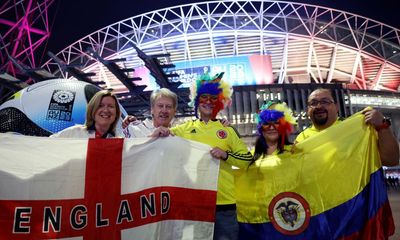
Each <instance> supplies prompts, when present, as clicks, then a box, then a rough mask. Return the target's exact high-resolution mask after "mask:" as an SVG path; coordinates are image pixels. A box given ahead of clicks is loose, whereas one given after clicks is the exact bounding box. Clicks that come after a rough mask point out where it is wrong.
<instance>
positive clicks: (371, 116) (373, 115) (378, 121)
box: [361, 108, 383, 128]
mask: <svg viewBox="0 0 400 240" xmlns="http://www.w3.org/2000/svg"><path fill="white" fill-rule="evenodd" d="M361 113H362V114H364V116H365V123H367V124H371V125H372V126H374V127H375V128H377V127H379V126H381V125H382V122H383V114H382V113H381V112H380V111H378V110H376V109H373V108H372V109H371V108H365V109H364V110H362V112H361Z"/></svg>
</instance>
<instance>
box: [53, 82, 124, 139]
mask: <svg viewBox="0 0 400 240" xmlns="http://www.w3.org/2000/svg"><path fill="white" fill-rule="evenodd" d="M120 116H121V110H120V107H119V104H118V99H117V97H116V96H115V95H114V94H113V93H112V92H111V91H110V90H101V91H99V92H97V93H96V94H95V95H94V96H93V97H92V99H90V101H89V103H88V104H87V107H86V120H85V123H84V124H83V125H74V126H71V127H68V128H66V129H64V130H62V131H60V132H58V133H55V134H53V135H51V136H50V137H62V138H113V137H123V136H117V135H116V126H117V124H118V120H119V118H120Z"/></svg>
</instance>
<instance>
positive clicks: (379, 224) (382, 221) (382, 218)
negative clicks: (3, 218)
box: [341, 201, 395, 240]
mask: <svg viewBox="0 0 400 240" xmlns="http://www.w3.org/2000/svg"><path fill="white" fill-rule="evenodd" d="M394 230H395V226H394V221H393V216H392V210H391V208H390V204H389V201H387V202H386V203H385V204H384V205H383V206H382V207H381V208H380V209H379V211H378V212H377V213H376V215H375V216H374V217H373V218H371V219H369V220H368V222H367V223H366V224H365V226H364V228H363V229H362V230H361V232H357V233H354V234H352V235H351V236H347V237H343V238H341V240H352V239H363V240H380V239H382V240H383V239H388V237H389V236H392V235H393V234H394Z"/></svg>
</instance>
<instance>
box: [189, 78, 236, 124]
mask: <svg viewBox="0 0 400 240" xmlns="http://www.w3.org/2000/svg"><path fill="white" fill-rule="evenodd" d="M223 75H224V73H223V72H221V73H218V74H216V75H215V76H213V77H211V76H210V75H209V74H208V72H206V73H204V74H202V75H201V76H200V77H199V79H197V80H196V81H194V82H193V83H192V86H191V88H190V99H191V101H190V103H189V106H191V107H194V112H195V115H196V117H197V118H199V117H198V108H199V97H200V95H202V94H210V95H217V96H218V101H217V102H216V106H215V107H214V110H213V115H212V117H213V118H216V116H217V114H218V113H219V112H220V111H221V110H222V109H224V108H225V107H227V106H229V105H230V104H231V102H232V100H231V96H232V92H233V90H232V87H231V86H230V84H229V83H227V82H225V81H223V80H222V76H223Z"/></svg>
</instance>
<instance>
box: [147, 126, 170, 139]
mask: <svg viewBox="0 0 400 240" xmlns="http://www.w3.org/2000/svg"><path fill="white" fill-rule="evenodd" d="M170 134H171V132H170V130H169V128H166V127H158V128H156V129H155V130H154V131H153V133H152V134H150V135H149V136H148V137H154V138H158V137H168V136H169V135H170Z"/></svg>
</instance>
